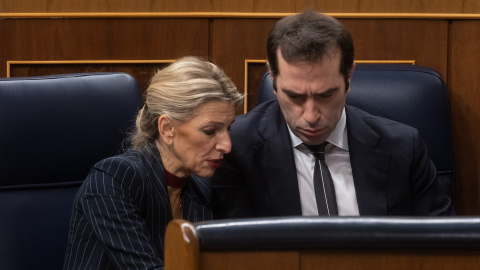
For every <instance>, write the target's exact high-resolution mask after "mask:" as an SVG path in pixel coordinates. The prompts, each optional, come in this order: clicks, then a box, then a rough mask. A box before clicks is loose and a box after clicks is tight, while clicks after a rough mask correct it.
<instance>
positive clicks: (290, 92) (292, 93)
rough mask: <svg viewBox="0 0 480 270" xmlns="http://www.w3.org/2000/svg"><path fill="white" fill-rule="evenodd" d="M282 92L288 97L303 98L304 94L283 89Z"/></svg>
mask: <svg viewBox="0 0 480 270" xmlns="http://www.w3.org/2000/svg"><path fill="white" fill-rule="evenodd" d="M282 91H283V92H284V93H285V94H287V95H296V96H301V95H302V94H300V93H297V92H295V91H294V90H291V89H286V88H282Z"/></svg>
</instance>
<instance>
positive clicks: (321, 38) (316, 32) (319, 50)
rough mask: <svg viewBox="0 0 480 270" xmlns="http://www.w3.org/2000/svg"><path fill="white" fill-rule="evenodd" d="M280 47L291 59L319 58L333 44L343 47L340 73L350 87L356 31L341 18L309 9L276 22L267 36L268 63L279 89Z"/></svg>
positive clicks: (333, 46)
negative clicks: (351, 29)
mask: <svg viewBox="0 0 480 270" xmlns="http://www.w3.org/2000/svg"><path fill="white" fill-rule="evenodd" d="M278 48H280V52H281V54H282V57H283V59H285V61H286V62H287V63H301V62H309V63H311V62H315V61H318V60H319V59H321V58H322V57H323V56H324V55H325V54H327V53H329V50H331V49H332V48H340V51H341V54H342V55H341V60H340V73H342V74H343V76H344V79H345V91H346V90H348V87H349V82H348V74H349V73H350V71H351V70H352V67H353V59H354V50H355V49H354V47H353V39H352V35H351V34H350V32H349V31H348V29H347V28H346V27H345V26H344V25H343V24H342V23H341V22H340V21H338V20H337V19H334V18H332V17H330V16H327V15H323V14H320V13H318V12H316V11H306V12H304V13H300V14H296V15H293V16H288V17H285V18H283V19H281V20H280V21H278V22H277V23H276V24H275V26H274V27H273V29H272V30H271V31H270V33H269V35H268V39H267V57H268V65H269V67H270V70H271V72H272V76H273V87H274V89H275V91H276V88H277V86H276V77H277V75H278V73H279V70H278V56H277V50H278Z"/></svg>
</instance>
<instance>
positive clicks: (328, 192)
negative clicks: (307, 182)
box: [305, 142, 338, 216]
mask: <svg viewBox="0 0 480 270" xmlns="http://www.w3.org/2000/svg"><path fill="white" fill-rule="evenodd" d="M327 144H328V142H324V143H322V144H320V145H307V144H305V145H306V146H307V148H308V149H309V150H310V152H311V153H312V155H313V156H314V157H315V169H314V170H313V187H314V189H315V197H316V199H317V208H318V215H319V216H336V215H338V210H337V199H336V196H335V188H334V186H333V180H332V175H331V174H330V171H329V170H328V167H327V163H326V162H325V145H327Z"/></svg>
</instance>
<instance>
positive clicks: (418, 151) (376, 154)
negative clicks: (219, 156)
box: [212, 100, 453, 218]
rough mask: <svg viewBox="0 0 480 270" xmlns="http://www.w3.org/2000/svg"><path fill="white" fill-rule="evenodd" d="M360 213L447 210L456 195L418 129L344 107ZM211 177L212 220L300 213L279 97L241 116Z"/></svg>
mask: <svg viewBox="0 0 480 270" xmlns="http://www.w3.org/2000/svg"><path fill="white" fill-rule="evenodd" d="M346 114H347V132H348V135H347V136H348V145H349V151H350V162H351V166H352V174H353V180H354V184H355V191H356V194H357V202H358V207H359V211H360V215H445V214H451V213H453V209H452V205H451V200H450V198H449V197H447V196H446V195H445V194H444V193H443V192H442V191H441V190H440V186H439V184H438V181H437V179H436V169H435V166H434V165H433V163H432V161H431V160H430V159H429V157H428V153H427V149H426V146H425V144H424V143H423V141H422V140H421V139H420V136H419V134H418V132H417V130H416V129H414V128H412V127H409V126H406V125H404V124H400V123H397V122H394V121H391V120H388V119H385V118H380V117H376V116H372V115H370V114H368V113H366V112H364V111H362V110H360V109H358V108H355V107H351V106H348V105H347V106H346ZM230 135H231V139H232V145H233V147H232V152H231V153H230V154H228V155H226V157H225V160H224V161H223V162H222V166H221V167H220V168H219V169H217V170H216V172H215V174H214V176H213V177H212V185H213V213H214V218H239V217H265V216H288V215H301V214H302V210H301V205H300V194H299V189H298V182H297V174H296V169H295V161H294V157H293V149H292V145H291V139H290V136H289V133H288V128H287V125H286V122H285V120H284V118H283V115H282V113H281V110H280V107H279V105H278V102H277V101H276V100H273V101H269V102H266V103H263V104H261V105H259V106H257V107H256V108H255V109H253V110H252V111H251V112H249V113H247V114H245V115H241V116H239V117H237V119H236V121H235V123H234V124H233V125H232V127H231V132H230Z"/></svg>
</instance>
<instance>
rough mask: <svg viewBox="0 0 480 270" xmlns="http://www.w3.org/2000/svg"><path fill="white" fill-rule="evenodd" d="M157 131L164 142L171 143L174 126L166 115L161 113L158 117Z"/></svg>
mask: <svg viewBox="0 0 480 270" xmlns="http://www.w3.org/2000/svg"><path fill="white" fill-rule="evenodd" d="M158 133H159V134H160V137H161V138H162V139H163V141H164V142H165V143H166V144H168V145H170V144H171V143H172V140H173V135H174V126H173V122H172V119H171V118H170V117H169V116H168V115H165V114H162V115H160V117H158Z"/></svg>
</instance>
